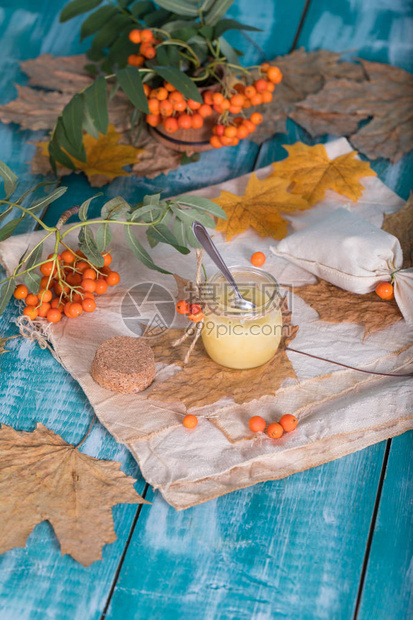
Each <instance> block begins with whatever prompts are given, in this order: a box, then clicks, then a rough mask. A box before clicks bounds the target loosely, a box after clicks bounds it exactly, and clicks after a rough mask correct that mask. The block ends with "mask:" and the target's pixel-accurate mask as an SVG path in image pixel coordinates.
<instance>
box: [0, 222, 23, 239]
mask: <svg viewBox="0 0 413 620" xmlns="http://www.w3.org/2000/svg"><path fill="white" fill-rule="evenodd" d="M23 217H24V216H22V217H18V218H17V219H15V220H10V221H9V222H7V224H4V226H2V227H1V228H0V241H4V240H5V239H8V238H9V237H11V235H12V234H13V233H14V231H15V230H16V228H17V226H18V225H19V224H20V222H21V221H22V219H23Z"/></svg>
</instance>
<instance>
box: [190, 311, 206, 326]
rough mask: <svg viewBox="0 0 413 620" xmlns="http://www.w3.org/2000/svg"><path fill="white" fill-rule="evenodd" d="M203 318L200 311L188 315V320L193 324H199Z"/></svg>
mask: <svg viewBox="0 0 413 620" xmlns="http://www.w3.org/2000/svg"><path fill="white" fill-rule="evenodd" d="M203 318H204V313H203V312H202V310H200V311H199V312H197V313H196V314H191V313H189V314H188V319H189V320H190V321H192V322H193V323H199V322H200V321H202V319H203Z"/></svg>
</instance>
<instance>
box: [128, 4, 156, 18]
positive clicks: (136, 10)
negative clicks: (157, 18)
mask: <svg viewBox="0 0 413 620" xmlns="http://www.w3.org/2000/svg"><path fill="white" fill-rule="evenodd" d="M151 11H153V4H152V2H148V1H146V2H145V0H142V1H141V2H135V3H134V4H133V6H132V7H131V9H130V12H131V13H132V15H133V16H134V17H136V19H140V18H141V17H143V16H144V15H145V13H150V12H151Z"/></svg>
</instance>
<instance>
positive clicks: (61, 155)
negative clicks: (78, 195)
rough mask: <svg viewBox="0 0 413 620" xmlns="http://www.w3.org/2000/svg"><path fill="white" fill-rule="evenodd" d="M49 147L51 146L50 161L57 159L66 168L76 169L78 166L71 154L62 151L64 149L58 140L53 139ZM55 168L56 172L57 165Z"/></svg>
mask: <svg viewBox="0 0 413 620" xmlns="http://www.w3.org/2000/svg"><path fill="white" fill-rule="evenodd" d="M48 148H49V155H50V163H52V161H57V162H58V163H59V164H61V165H62V166H65V168H69V169H70V170H76V166H75V164H74V163H73V162H72V160H71V159H70V157H69V155H67V153H65V152H64V151H62V149H61V148H60V146H59V145H58V144H57V142H55V141H54V140H51V141H50V142H49V147H48ZM52 165H53V164H52ZM54 170H55V172H56V166H55V167H54Z"/></svg>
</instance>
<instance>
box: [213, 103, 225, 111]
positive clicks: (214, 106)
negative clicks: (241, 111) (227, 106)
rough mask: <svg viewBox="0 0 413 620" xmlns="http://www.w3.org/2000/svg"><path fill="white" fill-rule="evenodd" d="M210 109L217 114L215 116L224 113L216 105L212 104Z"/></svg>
mask: <svg viewBox="0 0 413 620" xmlns="http://www.w3.org/2000/svg"><path fill="white" fill-rule="evenodd" d="M212 108H213V110H214V111H215V112H217V114H223V113H224V110H223V109H222V108H221V106H220V105H216V104H215V103H214V105H213V106H212Z"/></svg>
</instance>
